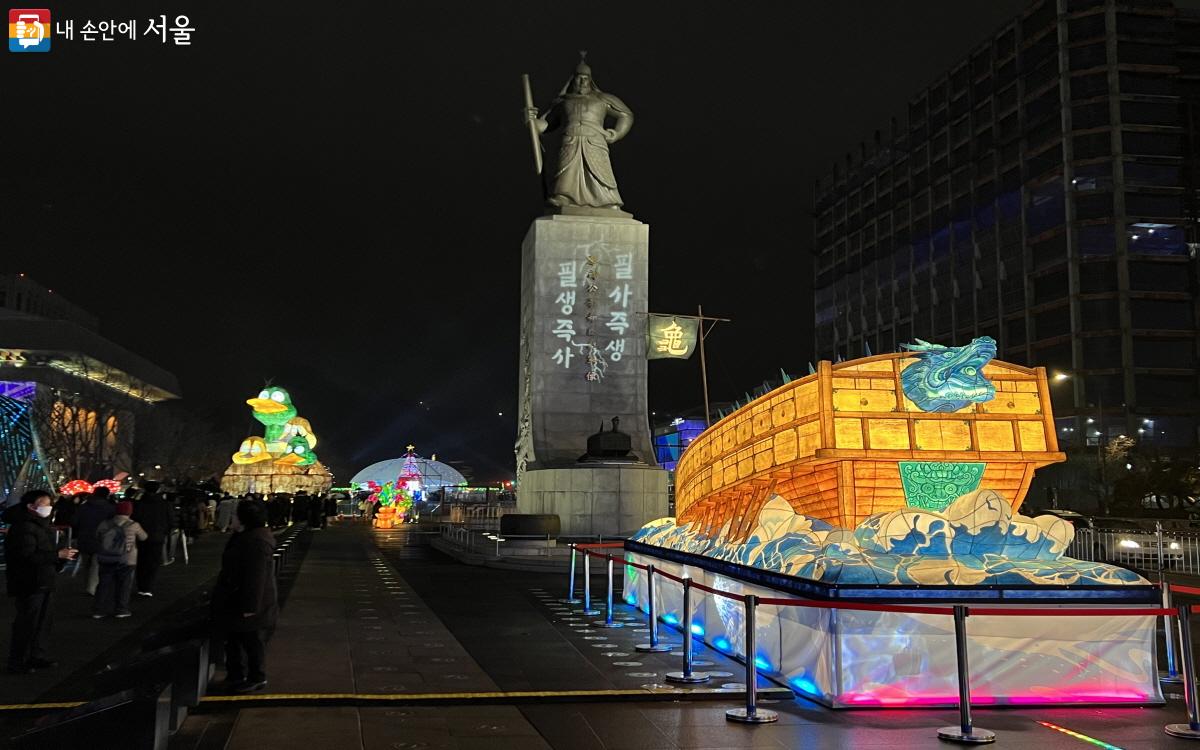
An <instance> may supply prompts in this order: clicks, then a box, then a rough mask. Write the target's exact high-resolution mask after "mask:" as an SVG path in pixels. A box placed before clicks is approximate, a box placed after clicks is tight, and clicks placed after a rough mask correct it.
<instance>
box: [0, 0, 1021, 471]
mask: <svg viewBox="0 0 1200 750" xmlns="http://www.w3.org/2000/svg"><path fill="white" fill-rule="evenodd" d="M1025 5H1026V3H1025V2H1023V1H1017V0H987V1H986V2H983V1H977V2H963V0H945V1H941V0H939V1H937V2H934V1H929V0H923V1H922V2H915V1H914V2H843V1H841V0H839V1H838V2H829V3H822V4H818V3H815V2H788V3H784V2H758V3H746V2H723V3H712V2H639V3H628V4H625V3H603V4H597V3H574V2H558V3H546V2H521V3H516V2H496V3H482V2H471V3H462V2H418V3H415V2H404V1H400V2H393V3H362V2H340V3H329V4H326V3H321V4H318V3H299V4H284V3H270V4H268V3H261V2H251V3H214V2H195V1H194V0H180V2H178V3H176V4H174V5H171V4H161V3H153V4H151V3H144V2H121V3H115V2H108V3H105V2H99V3H97V2H88V3H72V4H70V5H63V4H56V5H52V6H51V12H52V13H53V16H54V18H55V19H56V20H61V19H64V18H71V19H74V20H75V25H76V39H75V40H74V41H67V40H64V39H62V38H60V37H56V38H55V39H54V40H53V43H52V44H53V49H52V51H51V52H50V53H49V54H45V55H35V54H29V55H15V54H10V53H7V52H6V53H4V54H3V62H2V64H0V86H2V87H3V88H2V90H3V91H4V94H5V96H4V99H5V107H4V115H3V117H4V120H3V122H4V129H3V132H4V138H3V141H4V144H5V149H4V164H3V167H2V169H0V174H3V176H4V179H3V180H2V181H0V214H2V215H3V217H4V221H3V222H0V224H2V226H3V229H2V230H0V232H2V235H0V247H2V248H3V252H2V253H0V258H2V259H3V260H2V261H0V263H2V265H3V267H4V270H7V271H22V272H25V273H27V274H28V275H30V276H31V277H32V278H33V279H35V280H36V281H38V282H40V283H42V284H44V285H46V286H49V287H51V288H53V289H54V290H55V291H56V293H61V294H63V295H64V296H65V297H67V298H68V299H70V300H71V301H73V302H76V303H77V304H79V305H81V306H83V307H85V308H87V309H88V310H90V311H92V312H93V313H95V314H97V315H98V316H99V317H100V318H101V321H102V331H103V333H104V334H105V335H106V336H107V337H109V338H111V339H113V340H115V341H117V342H118V343H120V344H122V345H124V346H126V347H128V348H130V349H132V350H134V351H135V352H137V353H139V354H141V355H143V356H145V357H147V358H148V359H150V360H152V361H154V362H156V363H157V364H159V365H161V366H163V367H166V368H168V369H170V370H172V371H173V372H175V373H176V374H177V375H178V376H179V378H180V381H181V383H182V389H183V393H184V397H185V399H186V400H187V401H188V402H189V403H191V404H194V405H195V406H196V407H197V408H204V409H213V408H215V409H216V410H217V413H219V414H224V415H227V416H226V417H225V418H227V419H228V420H230V421H231V422H234V423H244V424H245V428H246V434H251V430H252V429H255V428H258V427H259V426H258V424H257V423H256V422H253V421H252V420H251V419H250V416H249V407H247V406H245V404H244V400H245V399H246V398H248V397H250V396H252V395H254V394H256V393H257V392H258V390H260V388H261V387H262V385H263V383H264V381H265V380H267V379H271V380H273V381H274V382H275V383H276V384H278V385H282V386H284V387H286V388H288V389H289V390H290V391H291V393H292V397H293V399H294V400H295V402H296V404H297V406H298V408H299V410H300V414H301V415H302V416H305V417H307V418H308V419H309V420H310V421H311V422H312V424H313V426H314V429H315V430H316V432H317V434H318V435H319V436H320V438H321V447H320V450H319V451H318V453H319V455H320V456H321V458H322V460H323V461H324V462H325V463H326V464H327V465H329V466H330V468H331V469H332V470H333V472H334V473H335V475H336V476H337V479H338V480H339V481H344V480H347V479H349V476H350V475H351V474H352V473H353V472H354V471H357V470H358V469H359V468H361V467H362V466H365V465H366V464H368V463H371V462H374V461H377V460H381V459H384V458H390V457H394V456H397V455H400V454H401V453H403V451H404V446H405V445H406V444H407V443H409V442H411V443H414V444H416V446H417V450H418V452H419V453H421V454H423V455H426V456H428V455H429V454H431V453H437V454H438V456H439V458H441V459H443V460H445V459H457V460H461V461H463V462H465V463H467V464H469V465H470V466H471V467H473V469H474V473H475V479H476V480H477V481H486V480H497V479H504V478H510V477H511V473H512V444H513V440H514V437H515V430H516V427H515V412H516V400H517V364H518V363H517V348H518V331H517V327H518V304H519V299H518V296H519V282H518V274H519V267H520V245H521V239H522V237H523V236H524V234H525V230H526V228H527V226H528V224H529V222H530V221H531V220H533V218H534V217H535V216H537V215H538V214H539V213H540V211H541V208H540V201H541V194H540V187H539V183H538V180H537V178H536V176H535V175H534V174H533V167H532V157H531V153H530V146H529V136H528V131H527V130H526V129H525V127H524V125H523V121H522V118H521V108H522V104H521V87H520V74H521V73H523V72H528V73H529V74H530V75H531V77H532V79H533V85H534V98H535V101H536V103H537V104H538V106H539V107H541V108H543V109H544V108H545V107H546V106H547V105H548V104H549V102H550V100H551V98H552V96H553V94H554V93H555V92H556V91H557V90H558V88H559V87H560V86H561V85H562V84H563V82H564V81H565V80H566V79H567V78H568V77H569V75H570V74H571V72H572V71H573V69H574V66H575V64H576V61H577V59H578V54H577V50H579V49H586V50H588V51H589V55H588V61H589V62H590V63H591V65H592V68H593V73H594V76H595V79H596V82H597V84H598V85H599V86H600V88H601V89H603V90H605V91H608V92H611V93H613V94H616V95H617V96H619V97H620V98H621V99H622V100H624V101H625V102H626V103H627V104H628V105H629V106H630V108H632V110H633V112H634V113H635V115H636V122H635V124H634V127H633V130H632V132H631V133H630V135H629V136H628V137H627V138H626V139H625V140H623V141H621V142H620V143H618V144H615V145H614V146H613V151H612V153H613V166H614V169H615V171H616V174H617V179H618V181H619V182H620V189H621V193H622V195H623V196H624V198H625V200H626V209H627V210H630V211H632V212H633V214H634V215H635V217H636V218H638V219H640V220H642V221H646V222H648V223H649V224H650V226H651V233H650V238H651V242H650V274H651V279H650V294H651V302H652V305H651V307H652V309H654V310H656V311H662V312H688V311H691V310H694V309H695V306H696V305H697V304H703V305H704V308H705V311H706V312H707V313H709V314H715V315H721V316H724V317H729V318H732V319H733V321H734V322H733V323H732V324H731V325H726V326H723V327H720V328H718V329H717V330H716V332H714V333H713V334H712V336H711V337H710V338H709V340H708V342H709V343H708V352H709V367H710V385H711V392H712V398H713V399H714V400H722V399H733V398H738V397H740V396H741V394H742V393H743V392H745V391H748V390H752V389H753V388H754V387H755V386H756V385H757V384H759V383H761V382H762V381H763V380H764V379H766V378H772V377H777V376H778V372H779V368H781V367H782V368H784V369H786V370H788V371H789V372H791V373H799V372H803V371H805V368H806V363H807V362H808V361H809V359H811V357H812V354H811V352H812V300H811V261H810V257H809V252H810V248H811V245H812V237H811V217H810V214H811V207H812V187H813V180H814V179H815V178H816V177H818V176H821V175H824V174H826V173H828V172H829V171H830V169H831V167H832V164H833V163H834V162H835V161H837V160H839V159H841V158H843V156H844V154H845V153H846V152H847V151H849V150H856V149H857V148H858V142H859V141H860V140H863V139H869V138H871V134H872V132H873V131H874V130H875V129H876V128H881V129H886V127H887V124H888V121H889V118H890V117H891V116H893V115H895V116H900V115H901V114H902V112H903V110H904V107H905V105H906V103H907V101H908V99H909V98H910V97H911V96H912V95H914V94H915V93H917V92H918V90H919V89H921V88H922V87H924V86H926V85H928V84H929V83H931V82H932V81H933V80H934V79H935V78H936V77H937V76H938V75H940V74H941V73H943V72H944V71H945V70H946V68H947V67H948V66H949V65H951V64H953V63H954V62H956V61H958V60H960V59H961V58H962V57H963V56H965V55H966V54H968V53H969V52H970V51H971V50H972V49H973V48H975V47H976V46H977V45H978V44H980V43H981V42H982V41H984V40H985V39H987V38H988V37H989V35H990V34H991V33H992V32H993V31H995V30H996V28H997V27H999V26H1000V25H1001V24H1003V23H1004V22H1006V21H1007V20H1008V19H1010V18H1012V17H1013V16H1015V14H1017V13H1018V12H1019V11H1020V10H1021V9H1022V8H1023V7H1024V6H1025ZM164 13H165V14H167V15H168V16H170V17H171V18H173V17H174V16H175V15H177V14H180V13H183V14H186V15H188V16H189V17H190V18H191V21H192V25H193V26H195V27H196V31H195V33H194V35H193V38H192V45H191V46H190V47H176V46H173V45H171V44H170V43H168V44H166V45H164V44H162V43H161V42H160V41H158V40H157V38H155V39H145V38H142V30H143V28H144V26H145V19H146V18H148V17H150V16H158V15H159V14H164ZM130 17H133V18H136V19H138V37H139V38H138V39H137V40H136V41H130V40H128V39H124V40H119V41H112V42H100V41H96V42H91V43H85V42H83V41H82V40H81V39H80V38H79V29H80V27H81V26H82V25H83V21H84V20H86V19H88V18H91V19H92V20H93V21H96V22H98V21H100V20H107V19H109V18H114V19H116V20H118V21H119V20H122V19H126V18H130ZM168 38H169V37H168ZM551 153H553V149H551ZM650 402H651V405H652V408H653V409H654V410H655V411H656V412H657V413H658V414H659V416H662V415H663V414H668V413H675V412H676V411H677V410H681V409H688V408H690V407H695V406H697V405H699V404H700V403H701V391H700V378H699V364H698V362H696V361H695V360H691V361H688V362H678V361H660V362H654V363H653V364H652V365H651V367H650ZM499 412H503V416H499V415H498V413H499ZM236 447H237V446H236V445H230V446H229V450H230V452H231V453H232V452H233V451H234V450H235V449H236Z"/></svg>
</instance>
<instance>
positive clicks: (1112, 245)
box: [1078, 224, 1117, 283]
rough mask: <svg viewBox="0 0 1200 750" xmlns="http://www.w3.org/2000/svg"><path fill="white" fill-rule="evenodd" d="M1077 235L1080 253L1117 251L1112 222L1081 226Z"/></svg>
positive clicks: (1108, 253) (1104, 253)
mask: <svg viewBox="0 0 1200 750" xmlns="http://www.w3.org/2000/svg"><path fill="white" fill-rule="evenodd" d="M1078 235H1079V254H1080V255H1084V256H1089V255H1112V254H1113V253H1115V252H1116V251H1117V236H1116V231H1115V230H1114V229H1113V225H1112V224H1091V225H1088V226H1082V227H1079V233H1078ZM1114 283H1115V280H1114Z"/></svg>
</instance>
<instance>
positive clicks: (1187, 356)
mask: <svg viewBox="0 0 1200 750" xmlns="http://www.w3.org/2000/svg"><path fill="white" fill-rule="evenodd" d="M1192 346H1193V345H1192V341H1191V339H1148V338H1143V337H1141V336H1137V337H1135V338H1134V339H1133V364H1134V365H1135V366H1137V367H1181V368H1187V369H1191V368H1192V367H1194V366H1195V364H1196V357H1195V353H1194V352H1193V350H1192Z"/></svg>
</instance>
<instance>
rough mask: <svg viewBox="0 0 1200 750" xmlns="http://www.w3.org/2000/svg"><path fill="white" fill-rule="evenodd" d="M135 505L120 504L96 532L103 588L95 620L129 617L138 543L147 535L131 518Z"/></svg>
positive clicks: (94, 611) (94, 610) (98, 595)
mask: <svg viewBox="0 0 1200 750" xmlns="http://www.w3.org/2000/svg"><path fill="white" fill-rule="evenodd" d="M131 515H133V503H131V502H129V501H128V500H124V501H122V502H119V503H117V512H116V515H114V516H113V517H112V518H109V519H108V520H105V521H102V522H101V523H100V525H99V526H98V527H97V528H96V537H97V539H96V550H97V551H96V559H97V560H98V561H99V563H100V585H99V586H98V587H97V588H96V600H95V601H94V602H93V603H92V619H94V620H99V619H101V618H103V617H109V616H113V617H117V618H118V619H120V618H123V617H130V616H131V615H132V614H133V613H132V612H130V611H129V596H130V594H132V593H133V571H134V568H136V567H137V558H138V549H137V543H138V542H144V541H146V539H147V534H146V532H145V530H144V529H142V526H141V524H139V523H138V522H137V521H134V520H133V519H131V518H130V516H131Z"/></svg>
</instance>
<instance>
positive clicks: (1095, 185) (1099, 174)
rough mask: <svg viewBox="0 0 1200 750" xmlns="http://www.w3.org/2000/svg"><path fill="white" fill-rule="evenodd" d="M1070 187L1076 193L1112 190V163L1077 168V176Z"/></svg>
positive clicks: (1082, 165)
mask: <svg viewBox="0 0 1200 750" xmlns="http://www.w3.org/2000/svg"><path fill="white" fill-rule="evenodd" d="M1070 187H1072V190H1074V191H1076V192H1090V191H1094V190H1112V162H1109V161H1105V162H1099V163H1096V164H1080V166H1078V167H1075V176H1074V178H1073V179H1072V180H1070Z"/></svg>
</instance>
